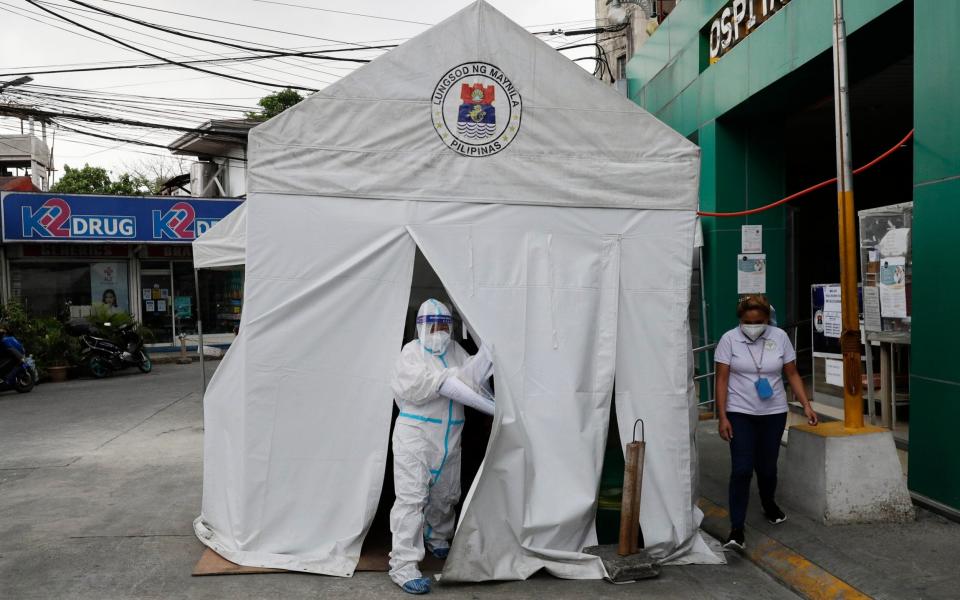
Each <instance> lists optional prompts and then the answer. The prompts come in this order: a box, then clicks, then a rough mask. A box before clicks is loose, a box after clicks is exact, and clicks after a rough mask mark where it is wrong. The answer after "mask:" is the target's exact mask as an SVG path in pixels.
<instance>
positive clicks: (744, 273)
mask: <svg viewBox="0 0 960 600" xmlns="http://www.w3.org/2000/svg"><path fill="white" fill-rule="evenodd" d="M737 293H738V294H766V293H767V255H766V254H739V255H737Z"/></svg>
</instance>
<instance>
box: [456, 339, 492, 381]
mask: <svg viewBox="0 0 960 600" xmlns="http://www.w3.org/2000/svg"><path fill="white" fill-rule="evenodd" d="M457 374H458V375H459V377H460V379H462V380H463V381H464V382H465V383H466V384H467V385H469V386H470V387H472V388H473V389H477V388H479V387H480V386H481V384H483V382H484V381H486V380H487V379H489V378H490V376H491V375H493V357H492V356H491V355H490V349H489V348H488V347H487V345H486V344H481V345H480V349H479V350H478V351H477V353H476V354H474V355H473V356H471V357H470V358H468V359H467V360H466V362H464V363H463V366H461V367H460V368H459V369H457Z"/></svg>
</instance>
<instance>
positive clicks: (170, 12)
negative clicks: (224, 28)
mask: <svg viewBox="0 0 960 600" xmlns="http://www.w3.org/2000/svg"><path fill="white" fill-rule="evenodd" d="M103 1H104V2H109V3H110V4H121V5H123V6H131V7H134V8H141V9H143V10H152V11H154V12H162V13H167V14H171V15H177V16H181V17H188V18H191V19H201V20H203V21H212V22H214V23H224V24H225V25H235V26H237V27H246V28H248V29H257V30H260V31H269V32H271V33H282V34H284V35H292V36H296V37H302V38H309V39H314V40H321V41H324V42H334V43H337V44H350V45H353V46H356V47H355V48H334V49H330V50H324V52H328V53H329V52H353V51H357V50H379V49H386V48H396V44H392V45H383V46H365V45H362V44H359V43H355V42H344V41H341V40H333V39H330V38H325V37H319V36H316V35H308V34H305V33H295V32H292V31H283V30H281V29H270V28H269V27H258V26H257V25H248V24H246V23H237V22H236V21H224V20H223V19H214V18H213V17H200V16H197V15H191V14H188V13H182V12H177V11H174V10H164V9H162V8H152V7H149V6H142V5H140V4H131V3H129V2H118V1H117V0H103Z"/></svg>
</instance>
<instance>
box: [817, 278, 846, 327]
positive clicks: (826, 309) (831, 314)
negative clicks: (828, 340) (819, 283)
mask: <svg viewBox="0 0 960 600" xmlns="http://www.w3.org/2000/svg"><path fill="white" fill-rule="evenodd" d="M841 306H842V305H841V304H840V286H839V285H825V286H823V324H822V326H823V335H825V336H827V337H832V338H837V339H840V333H841V332H842V331H843V322H842V318H841V317H842V308H841Z"/></svg>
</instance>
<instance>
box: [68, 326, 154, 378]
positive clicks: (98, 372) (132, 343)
mask: <svg viewBox="0 0 960 600" xmlns="http://www.w3.org/2000/svg"><path fill="white" fill-rule="evenodd" d="M103 326H104V327H110V323H104V324H103ZM135 327H136V326H135V325H134V324H133V323H128V324H126V325H121V326H120V327H118V328H117V329H116V332H117V336H118V342H119V343H117V342H114V341H113V340H111V339H108V338H107V337H105V336H102V335H95V334H94V333H82V334H80V336H79V338H80V356H81V358H82V361H83V364H84V365H86V367H87V369H88V370H89V371H90V374H91V375H93V376H94V377H96V378H98V379H99V378H101V377H106V376H107V375H110V374H111V373H112V372H114V371H120V370H122V369H126V368H128V367H137V368H138V369H140V371H141V372H143V373H149V372H150V371H151V370H153V362H151V360H150V356H148V355H147V352H146V350H144V348H143V339H142V338H141V337H140V334H139V333H137V331H136V328H135Z"/></svg>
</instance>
